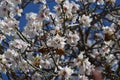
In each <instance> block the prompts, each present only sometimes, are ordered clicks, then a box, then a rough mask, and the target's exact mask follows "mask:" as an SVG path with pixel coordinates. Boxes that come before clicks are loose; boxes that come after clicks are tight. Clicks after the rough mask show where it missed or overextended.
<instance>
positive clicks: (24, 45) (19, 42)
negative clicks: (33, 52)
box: [10, 39, 29, 52]
mask: <svg viewBox="0 0 120 80" xmlns="http://www.w3.org/2000/svg"><path fill="white" fill-rule="evenodd" d="M28 45H29V44H28V43H26V42H24V41H22V40H20V39H15V40H14V41H10V48H15V49H19V50H20V51H21V52H24V50H25V49H26V48H27V47H28Z"/></svg>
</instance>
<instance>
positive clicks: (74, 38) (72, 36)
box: [67, 32, 80, 45]
mask: <svg viewBox="0 0 120 80" xmlns="http://www.w3.org/2000/svg"><path fill="white" fill-rule="evenodd" d="M79 39H80V38H79V35H78V34H77V33H76V32H75V33H72V32H69V34H68V38H67V43H68V44H70V45H76V44H77V42H78V41H79Z"/></svg>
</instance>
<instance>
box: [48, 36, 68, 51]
mask: <svg viewBox="0 0 120 80" xmlns="http://www.w3.org/2000/svg"><path fill="white" fill-rule="evenodd" d="M65 41H66V39H65V38H64V37H61V36H60V35H58V34H57V35H56V36H54V37H53V38H50V39H48V41H47V45H48V46H49V47H54V48H55V49H57V48H64V46H65V44H66V43H65Z"/></svg>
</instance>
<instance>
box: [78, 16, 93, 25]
mask: <svg viewBox="0 0 120 80" xmlns="http://www.w3.org/2000/svg"><path fill="white" fill-rule="evenodd" d="M79 21H80V22H82V24H83V25H85V26H88V27H89V26H90V23H91V21H92V18H90V16H86V15H82V17H79Z"/></svg>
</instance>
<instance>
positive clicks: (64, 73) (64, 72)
mask: <svg viewBox="0 0 120 80" xmlns="http://www.w3.org/2000/svg"><path fill="white" fill-rule="evenodd" d="M59 68H60V71H59V72H58V75H59V77H63V76H64V77H65V78H66V79H69V78H70V76H71V75H72V74H73V70H72V69H70V68H69V67H67V66H66V67H65V68H62V67H60V66H59Z"/></svg>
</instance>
